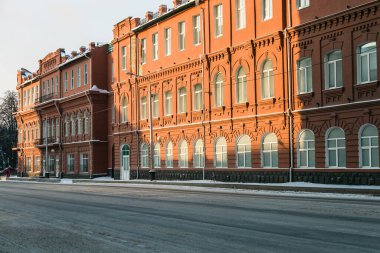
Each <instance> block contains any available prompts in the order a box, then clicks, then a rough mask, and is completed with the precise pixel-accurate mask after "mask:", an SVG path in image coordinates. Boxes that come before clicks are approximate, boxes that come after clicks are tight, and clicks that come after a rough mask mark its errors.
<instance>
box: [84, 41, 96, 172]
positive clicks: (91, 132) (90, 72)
mask: <svg viewBox="0 0 380 253" xmlns="http://www.w3.org/2000/svg"><path fill="white" fill-rule="evenodd" d="M91 49H92V48H91V46H90V53H91ZM83 55H84V57H86V58H87V59H88V60H90V66H89V68H88V70H87V74H88V73H89V77H90V80H89V84H90V88H89V90H90V89H91V88H92V84H93V83H92V57H88V56H87V55H86V53H84V54H83ZM85 94H86V97H87V99H88V102H89V103H90V109H91V114H90V115H91V124H90V141H89V146H90V168H91V169H90V178H92V174H93V166H92V165H93V164H94V163H93V153H92V151H93V148H92V141H93V125H94V124H93V123H94V122H93V118H94V110H93V104H92V102H91V99H90V97H89V96H88V95H89V93H88V91H86V93H85Z"/></svg>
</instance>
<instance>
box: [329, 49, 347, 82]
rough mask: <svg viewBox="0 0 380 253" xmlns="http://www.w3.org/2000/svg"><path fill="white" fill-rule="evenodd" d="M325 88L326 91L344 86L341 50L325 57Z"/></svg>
mask: <svg viewBox="0 0 380 253" xmlns="http://www.w3.org/2000/svg"><path fill="white" fill-rule="evenodd" d="M325 86H326V89H334V88H338V87H342V86H343V77H342V51H341V50H336V51H333V52H331V53H329V54H327V55H326V56H325Z"/></svg>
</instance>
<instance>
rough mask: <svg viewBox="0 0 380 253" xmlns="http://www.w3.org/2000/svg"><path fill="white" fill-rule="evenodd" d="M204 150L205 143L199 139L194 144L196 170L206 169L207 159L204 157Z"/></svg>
mask: <svg viewBox="0 0 380 253" xmlns="http://www.w3.org/2000/svg"><path fill="white" fill-rule="evenodd" d="M203 148H204V145H203V141H202V140H201V139H198V140H197V141H196V142H195V143H194V158H193V164H194V168H203V167H204V162H205V157H204V152H203Z"/></svg>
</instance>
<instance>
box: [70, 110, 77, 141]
mask: <svg viewBox="0 0 380 253" xmlns="http://www.w3.org/2000/svg"><path fill="white" fill-rule="evenodd" d="M70 121H71V136H75V135H76V129H75V125H76V124H75V114H74V113H73V114H71V118H70Z"/></svg>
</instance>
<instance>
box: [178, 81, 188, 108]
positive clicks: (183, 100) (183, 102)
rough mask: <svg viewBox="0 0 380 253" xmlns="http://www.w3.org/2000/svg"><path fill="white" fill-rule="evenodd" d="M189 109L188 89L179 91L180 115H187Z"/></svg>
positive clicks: (183, 88) (184, 88)
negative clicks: (187, 108)
mask: <svg viewBox="0 0 380 253" xmlns="http://www.w3.org/2000/svg"><path fill="white" fill-rule="evenodd" d="M186 107H187V91H186V87H181V88H180V89H179V90H178V113H186Z"/></svg>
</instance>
